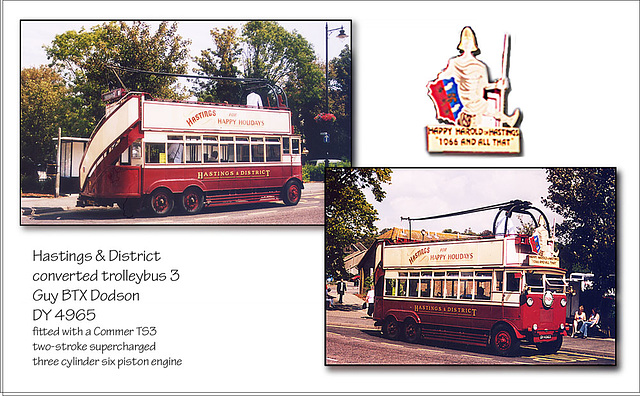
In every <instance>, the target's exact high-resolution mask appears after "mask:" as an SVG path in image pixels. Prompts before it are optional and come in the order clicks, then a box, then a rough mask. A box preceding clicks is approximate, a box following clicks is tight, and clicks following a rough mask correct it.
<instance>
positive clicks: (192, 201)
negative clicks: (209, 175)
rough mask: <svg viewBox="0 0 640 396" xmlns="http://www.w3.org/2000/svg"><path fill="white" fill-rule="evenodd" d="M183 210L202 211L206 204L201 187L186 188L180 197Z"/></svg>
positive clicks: (187, 211)
mask: <svg viewBox="0 0 640 396" xmlns="http://www.w3.org/2000/svg"><path fill="white" fill-rule="evenodd" d="M180 203H181V204H182V210H183V211H184V212H185V213H187V214H197V213H200V211H201V210H202V207H203V206H204V194H203V193H202V191H200V189H199V188H196V187H190V188H187V189H186V190H184V192H183V193H182V197H181V199H180Z"/></svg>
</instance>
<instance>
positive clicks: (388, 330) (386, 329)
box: [382, 318, 402, 340]
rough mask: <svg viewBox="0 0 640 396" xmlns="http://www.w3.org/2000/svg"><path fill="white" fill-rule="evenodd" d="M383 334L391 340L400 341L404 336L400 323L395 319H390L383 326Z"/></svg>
mask: <svg viewBox="0 0 640 396" xmlns="http://www.w3.org/2000/svg"><path fill="white" fill-rule="evenodd" d="M382 334H384V336H385V337H387V338H388V339H390V340H399V339H400V335H401V334H402V329H401V328H400V323H398V321H397V320H395V319H394V318H388V319H387V320H385V321H384V325H383V326H382Z"/></svg>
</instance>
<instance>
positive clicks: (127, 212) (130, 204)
mask: <svg viewBox="0 0 640 396" xmlns="http://www.w3.org/2000/svg"><path fill="white" fill-rule="evenodd" d="M117 204H118V206H119V207H120V209H122V214H123V215H124V217H129V218H131V217H133V216H135V215H136V213H138V210H140V198H126V199H125V200H124V201H118V202H117Z"/></svg>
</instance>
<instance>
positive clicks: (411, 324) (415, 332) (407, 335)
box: [404, 319, 422, 343]
mask: <svg viewBox="0 0 640 396" xmlns="http://www.w3.org/2000/svg"><path fill="white" fill-rule="evenodd" d="M421 338H422V328H421V327H420V325H419V324H418V323H416V322H415V321H414V320H413V319H409V320H407V321H406V322H405V324H404V339H405V340H407V341H408V342H411V343H416V342H419V341H420V339H421Z"/></svg>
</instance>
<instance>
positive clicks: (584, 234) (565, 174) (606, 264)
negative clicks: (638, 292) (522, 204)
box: [542, 168, 616, 292]
mask: <svg viewBox="0 0 640 396" xmlns="http://www.w3.org/2000/svg"><path fill="white" fill-rule="evenodd" d="M547 180H548V181H549V182H550V183H551V185H550V186H549V191H548V192H549V194H548V196H547V198H543V200H542V202H543V203H544V205H545V206H547V207H548V208H550V209H551V210H553V211H554V212H556V213H558V214H560V215H561V216H562V217H563V218H564V220H563V221H562V222H561V223H560V224H558V225H556V235H557V237H558V245H559V250H560V262H561V263H562V266H563V267H565V268H567V269H569V270H570V271H571V272H593V274H594V275H595V277H596V282H595V286H596V288H597V289H598V290H599V291H600V292H604V291H606V290H607V289H609V288H612V287H615V279H614V278H612V277H611V276H610V275H614V274H615V269H616V268H615V264H616V172H615V168H551V169H547Z"/></svg>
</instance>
